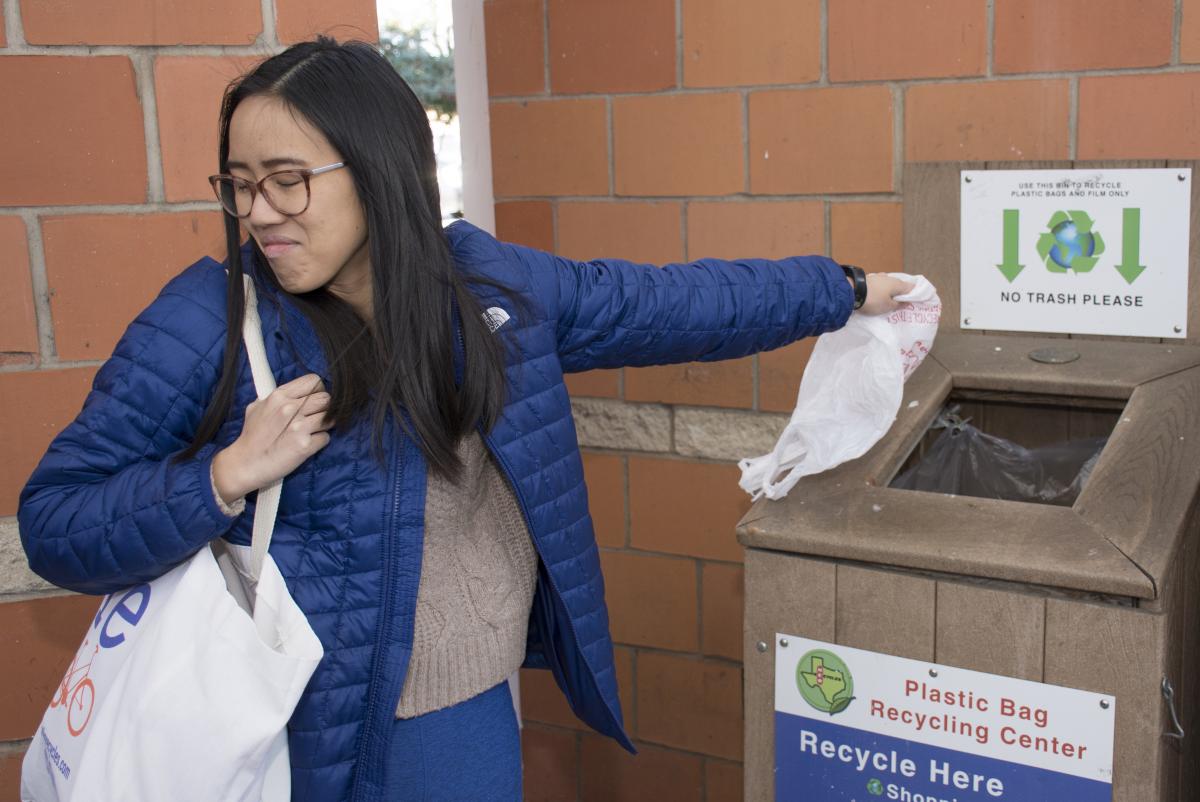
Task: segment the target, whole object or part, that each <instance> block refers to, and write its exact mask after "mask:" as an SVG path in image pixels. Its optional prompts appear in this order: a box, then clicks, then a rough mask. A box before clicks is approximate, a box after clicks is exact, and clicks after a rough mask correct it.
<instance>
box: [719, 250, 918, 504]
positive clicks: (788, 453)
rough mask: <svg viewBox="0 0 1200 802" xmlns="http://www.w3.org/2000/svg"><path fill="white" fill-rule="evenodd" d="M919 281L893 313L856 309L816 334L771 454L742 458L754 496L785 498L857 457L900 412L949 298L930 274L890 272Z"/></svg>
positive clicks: (745, 481)
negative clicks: (860, 312) (834, 327)
mask: <svg viewBox="0 0 1200 802" xmlns="http://www.w3.org/2000/svg"><path fill="white" fill-rule="evenodd" d="M890 275H891V276H893V277H894V278H898V279H901V280H903V281H905V282H908V283H910V284H912V285H913V288H912V290H911V291H909V292H908V293H906V294H904V295H897V296H896V300H897V301H902V302H904V303H905V304H906V306H905V307H904V308H902V309H897V310H896V311H894V312H891V313H889V314H886V315H853V316H852V317H851V318H850V320H849V322H848V323H847V324H846V325H845V326H844V327H843V328H841V329H838V330H837V331H831V332H829V333H828V334H822V335H821V336H820V337H819V338H818V339H817V344H816V346H815V347H814V348H813V352H812V356H811V357H810V358H809V360H808V365H807V366H806V367H805V368H804V376H803V377H802V378H801V379H800V393H799V395H798V396H797V398H796V409H795V410H794V411H793V412H792V418H791V420H790V421H788V425H787V427H786V428H784V430H783V433H782V434H780V435H779V440H778V441H777V442H776V443H775V448H774V449H772V450H771V453H769V454H763V455H762V456H760V457H754V458H753V459H743V460H741V461H740V462H739V463H738V467H740V468H741V469H742V478H741V480H740V481H739V485H740V486H741V488H742V489H743V490H745V491H746V492H747V493H749V494H750V495H751V497H752V498H754V499H759V498H761V497H762V496H766V497H767V498H769V499H781V498H783V497H784V496H786V495H787V494H788V491H789V490H791V489H792V487H794V486H795V484H796V482H798V481H800V479H801V478H802V477H805V476H811V475H812V474H815V473H821V472H822V471H827V470H829V469H830V468H835V467H837V466H838V465H841V464H842V463H843V462H847V461H849V460H852V459H857V458H858V457H861V456H862V455H863V454H865V453H867V452H868V451H870V450H871V447H872V446H874V445H875V444H876V443H878V442H879V440H880V438H882V437H883V436H884V435H885V434H887V432H888V429H890V428H891V427H892V424H893V423H894V422H895V420H896V413H897V412H898V411H899V409H900V400H901V399H902V398H903V396H904V382H905V381H907V380H908V377H909V376H911V375H912V374H913V372H914V371H915V370H916V369H917V368H918V367H919V366H920V365H921V362H922V361H924V359H925V355H926V354H928V353H929V349H931V348H932V347H933V340H934V337H935V336H936V335H937V327H938V321H939V320H940V319H941V314H942V302H941V300H940V299H939V298H938V294H937V290H936V289H935V288H934V286H933V285H932V284H930V283H929V280H928V279H926V278H925V277H924V276H910V275H906V274H904V273H891V274H890Z"/></svg>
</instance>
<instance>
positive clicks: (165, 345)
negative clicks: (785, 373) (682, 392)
mask: <svg viewBox="0 0 1200 802" xmlns="http://www.w3.org/2000/svg"><path fill="white" fill-rule="evenodd" d="M446 236H447V237H448V239H449V242H450V245H451V248H452V251H453V254H454V257H455V259H456V261H457V263H458V264H459V266H460V268H461V269H462V270H463V271H465V272H468V273H470V272H474V273H478V274H482V275H485V276H489V277H491V278H493V279H497V280H499V281H501V282H503V283H504V284H505V285H507V286H508V287H510V288H512V289H514V290H515V291H516V292H517V293H518V294H520V295H521V296H523V297H524V299H525V300H526V301H527V305H528V309H527V310H525V311H524V312H523V313H522V312H520V311H519V310H517V309H513V308H511V304H510V302H509V301H508V300H507V299H506V298H504V297H503V296H502V295H500V294H499V293H491V292H490V291H489V292H480V293H479V297H480V301H481V303H482V307H483V308H488V307H492V306H500V307H502V308H506V309H507V311H508V312H509V314H510V315H511V319H510V320H509V321H508V322H507V323H505V324H504V329H502V331H506V330H507V329H509V328H510V327H511V328H513V329H515V330H514V331H513V332H512V334H513V335H514V336H513V337H511V338H509V346H508V349H509V365H508V368H507V376H508V381H509V383H510V392H509V396H508V401H507V405H506V406H505V409H504V412H503V415H502V417H501V419H500V421H499V423H498V424H497V425H496V426H495V428H494V429H493V430H492V431H490V432H488V433H486V435H485V442H486V443H487V446H488V448H489V449H490V451H491V453H492V454H493V455H494V457H495V458H496V460H497V462H498V464H499V465H500V467H501V470H502V471H503V473H504V475H505V476H506V477H507V478H508V480H509V482H510V483H511V484H512V486H513V488H514V490H515V492H516V497H517V499H518V501H519V503H520V507H521V510H522V512H523V513H524V516H525V520H526V523H527V525H528V528H529V532H530V534H531V536H532V538H533V542H534V545H535V546H536V548H537V552H538V555H539V556H540V558H541V560H540V565H539V573H538V583H537V590H536V593H535V597H534V602H533V610H532V612H531V616H530V626H529V643H528V651H527V657H526V665H527V666H534V667H542V668H548V669H550V670H551V671H552V672H553V673H554V677H555V679H556V680H557V682H558V684H559V686H560V687H561V688H562V689H563V692H564V693H565V694H566V696H567V698H568V700H569V701H570V704H571V707H572V709H573V710H574V711H575V713H576V714H577V715H578V716H579V717H580V718H581V719H583V720H584V721H586V722H587V723H588V724H590V725H591V726H592V727H594V728H595V729H596V730H598V731H599V732H601V733H604V734H606V735H609V736H611V737H613V738H615V739H616V740H617V741H619V742H620V743H622V744H623V745H625V746H626V747H627V748H632V747H631V745H630V743H629V739H628V737H627V736H626V734H625V732H624V729H623V724H622V718H621V710H620V704H619V701H618V697H617V683H616V679H615V676H614V670H613V659H612V641H611V639H610V636H609V631H608V612H607V609H606V607H605V604H604V583H603V580H602V578H601V575H600V562H599V559H598V553H597V549H596V543H595V538H594V535H593V532H592V522H591V518H590V517H589V515H588V509H587V495H586V490H585V488H584V483H583V469H582V463H581V460H580V455H579V448H578V444H577V442H576V437H575V427H574V423H573V421H572V418H571V406H570V403H569V401H568V398H567V391H566V387H565V386H564V384H563V373H564V372H570V371H582V370H590V369H593V368H612V367H618V366H621V365H651V364H658V363H665V362H683V361H691V360H717V359H728V358H731V357H739V356H743V355H746V354H751V353H754V352H756V351H761V350H765V349H770V348H777V347H779V346H782V345H785V344H787V343H789V342H792V341H793V340H796V339H798V338H800V337H804V336H807V335H812V334H818V333H821V332H824V331H828V330H831V329H835V328H838V327H839V326H841V325H843V324H844V323H845V321H846V319H847V318H848V316H849V314H850V308H851V305H852V300H853V299H852V292H851V288H850V286H849V284H848V283H847V281H846V279H845V278H844V276H843V273H842V271H841V269H840V268H839V267H838V266H837V265H836V264H835V263H834V262H832V261H831V260H829V259H825V258H823V257H804V258H794V259H786V260H782V261H767V260H746V261H741V262H723V261H717V260H704V261H700V262H696V263H694V264H690V265H670V266H667V267H665V268H661V269H657V268H653V267H650V266H645V265H634V264H631V263H628V262H622V261H616V260H611V261H595V262H586V263H581V262H572V261H569V260H566V259H562V258H558V257H555V256H551V255H549V254H546V253H541V252H539V251H534V250H530V249H527V248H522V247H519V246H515V245H510V244H506V243H502V242H498V241H497V240H495V239H493V238H492V237H491V236H489V235H488V234H486V233H485V232H483V231H481V230H479V229H477V228H475V227H474V226H471V225H470V224H468V223H465V222H459V223H455V224H453V225H452V226H450V227H449V228H448V229H447V233H446ZM259 286H260V292H259V295H260V300H259V305H260V307H261V315H262V322H263V332H264V337H265V339H266V342H267V355H268V358H269V359H270V362H271V365H272V367H273V369H274V371H275V374H276V377H277V379H278V380H279V381H280V383H282V382H285V381H290V380H291V379H294V378H296V377H298V376H300V375H303V374H304V373H307V372H310V371H312V372H316V373H319V374H321V375H323V376H324V377H325V379H326V381H328V379H329V376H328V370H327V367H326V363H325V359H324V357H323V355H322V352H321V348H320V345H319V343H318V341H317V339H316V336H315V334H314V332H313V330H312V328H311V327H310V326H309V324H308V322H307V320H306V319H305V318H304V316H303V315H302V314H301V313H300V312H299V311H298V310H297V309H296V308H295V307H294V306H292V305H291V304H290V303H289V302H288V301H287V298H286V296H284V295H282V294H281V293H278V292H276V291H274V290H272V289H271V288H270V287H269V286H267V285H265V284H264V283H262V282H260V283H259ZM224 287H225V275H224V272H223V270H222V267H221V265H219V264H217V263H216V262H214V261H212V260H211V259H206V260H203V261H201V262H199V263H197V264H195V265H193V266H192V267H190V268H189V269H188V270H186V271H185V272H184V273H183V274H181V275H180V276H179V277H177V278H176V279H174V280H173V281H172V282H171V283H170V284H168V285H167V287H166V288H165V289H164V290H163V291H162V294H161V295H160V296H159V297H158V299H157V300H155V301H154V303H153V304H151V306H150V307H149V308H148V309H146V311H145V312H143V313H142V314H141V315H140V316H139V317H138V318H137V320H135V321H134V322H133V324H132V325H131V326H130V327H129V329H128V331H127V332H126V333H125V336H124V337H123V338H122V339H121V341H120V343H119V344H118V345H117V347H116V350H115V352H114V353H113V356H112V358H111V359H110V360H109V361H108V362H107V363H106V364H105V365H104V366H103V367H102V368H101V370H100V372H99V374H98V375H97V377H96V381H95V385H94V387H93V390H92V392H91V394H90V395H89V396H88V399H87V402H86V403H85V405H84V408H83V411H82V412H81V413H80V414H79V417H78V418H77V419H76V420H75V421H74V422H73V423H72V424H71V425H70V426H68V427H67V428H66V429H65V430H63V431H62V432H61V433H60V434H59V436H58V437H57V438H56V439H55V441H54V443H53V444H52V445H51V447H50V450H49V451H48V452H47V454H46V456H45V457H44V458H43V460H42V462H41V464H40V465H39V466H38V468H37V470H36V471H35V472H34V474H33V476H32V477H31V478H30V480H29V484H28V485H27V486H26V488H25V490H24V492H23V493H22V495H21V507H20V512H19V519H20V529H21V538H22V542H23V543H24V546H25V550H26V553H27V554H28V557H29V562H30V565H31V566H32V568H33V570H34V571H36V572H37V573H38V574H40V575H41V576H43V577H45V578H46V579H48V580H49V581H51V582H53V583H55V584H57V585H61V586H62V587H66V588H70V589H72V590H77V591H81V592H84V593H106V592H110V591H113V590H116V589H119V588H122V587H125V586H128V585H131V584H135V583H137V582H141V581H145V580H149V579H153V578H155V577H157V576H159V575H161V574H162V573H164V572H165V571H166V570H167V569H169V568H170V567H171V566H173V565H175V564H177V563H179V562H181V561H182V560H184V559H186V558H187V557H188V556H190V555H191V554H193V553H194V552H195V551H196V550H197V549H199V548H201V547H202V546H203V545H204V544H206V543H207V542H209V541H210V540H212V539H213V538H217V537H221V536H225V537H227V538H229V539H230V540H233V541H235V542H242V543H245V542H247V540H248V537H249V528H250V521H251V518H252V507H251V509H250V510H247V511H246V512H245V513H244V514H242V515H241V516H240V517H239V518H238V519H236V520H232V521H231V520H230V519H229V518H227V517H225V516H224V515H223V514H222V513H221V511H220V509H219V508H218V507H217V505H216V502H215V499H214V498H213V493H212V488H211V484H210V481H209V466H210V463H211V460H212V457H213V455H214V454H215V453H216V452H217V451H218V450H219V449H220V448H221V447H223V446H224V445H227V444H228V443H230V442H232V441H233V439H234V438H235V437H236V436H237V434H238V432H239V431H240V429H241V425H242V418H241V410H243V409H244V408H245V406H246V405H247V404H249V403H250V402H251V401H252V400H253V386H252V382H251V379H250V370H249V365H248V364H247V363H246V361H245V358H244V357H243V360H242V366H241V375H240V379H239V389H238V392H237V398H236V401H235V408H236V409H237V410H238V412H236V413H235V415H234V416H233V417H232V418H231V419H230V420H229V421H228V422H227V423H226V425H225V426H224V427H223V428H222V430H221V431H220V433H219V435H218V437H217V439H216V441H215V442H214V443H212V444H209V445H208V446H206V447H204V448H203V449H202V450H201V451H200V453H199V455H198V456H197V457H196V458H195V459H191V460H187V461H183V462H178V461H173V460H171V459H169V457H170V456H171V455H172V454H175V453H177V452H179V451H180V450H181V449H183V448H184V447H185V446H186V445H187V443H188V442H189V439H190V438H191V436H192V433H193V432H194V431H195V428H196V425H197V423H198V421H199V418H200V415H201V413H202V412H203V410H204V407H205V405H206V403H207V402H208V399H209V397H210V395H211V393H212V390H213V388H214V386H215V384H216V381H217V378H218V373H219V370H220V365H221V359H222V354H223V349H224V337H225V311H224V310H225V305H224ZM387 440H388V444H389V446H388V448H387V449H386V453H385V455H384V458H385V465H386V470H382V469H381V468H380V465H379V462H378V460H377V458H376V457H375V455H373V453H372V444H371V432H370V427H369V425H366V424H360V425H358V426H353V427H345V428H342V429H339V430H335V436H334V437H333V438H332V440H331V442H330V444H329V445H328V446H327V447H326V448H325V449H323V450H322V451H321V452H319V453H318V454H317V455H316V456H314V457H313V458H312V459H310V460H309V461H308V462H306V463H305V464H304V465H302V466H301V467H300V468H299V469H298V470H297V471H295V472H294V473H293V474H291V475H290V476H289V477H288V478H287V479H286V480H285V481H284V485H283V497H282V500H281V503H280V508H279V517H278V523H277V526H276V531H275V536H274V539H273V541H272V544H271V554H272V555H273V556H274V558H275V560H276V562H277V563H278V564H279V567H280V569H281V571H282V572H283V575H284V577H285V578H286V580H287V584H288V587H289V589H290V590H291V593H292V595H293V596H294V598H295V599H296V601H297V603H298V604H299V605H300V607H301V608H302V609H303V610H304V611H305V613H307V615H308V617H309V620H310V621H311V622H312V626H313V628H314V629H315V630H316V633H317V635H318V636H319V637H320V639H321V642H322V643H323V644H324V647H325V658H324V660H323V661H322V662H321V664H320V666H319V667H318V669H317V671H316V673H315V674H314V676H313V678H312V680H311V682H310V683H309V686H308V688H307V690H306V691H305V693H304V696H303V698H302V699H301V701H300V704H299V707H298V708H297V709H296V712H295V715H294V716H293V718H292V720H291V723H290V725H289V729H290V742H291V759H292V765H293V797H294V798H295V799H298V800H319V801H320V802H329V801H330V800H338V799H355V800H374V799H378V798H379V797H380V792H381V782H382V768H383V766H382V763H383V761H382V756H383V755H384V754H385V753H386V751H387V743H386V740H387V737H388V734H389V732H390V727H389V724H390V723H391V722H392V721H393V720H394V719H393V717H394V711H395V707H396V702H397V700H398V699H399V696H400V690H401V687H402V686H403V683H404V676H405V671H406V668H407V664H408V658H409V653H410V649H411V643H412V628H413V616H414V611H415V607H416V598H417V580H418V577H419V574H420V570H421V546H422V536H423V524H424V512H425V503H424V500H425V478H426V467H425V463H424V460H423V458H422V455H421V452H420V450H419V449H418V448H416V447H415V446H414V445H413V444H412V442H411V441H409V440H408V439H407V438H406V437H405V435H404V434H403V433H402V432H401V431H399V430H398V428H397V429H393V430H392V431H390V432H389V436H388V438H387Z"/></svg>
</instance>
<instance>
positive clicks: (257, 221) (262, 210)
mask: <svg viewBox="0 0 1200 802" xmlns="http://www.w3.org/2000/svg"><path fill="white" fill-rule="evenodd" d="M248 219H249V221H250V224H251V225H270V224H272V223H280V222H282V221H283V220H284V219H285V215H282V214H280V213H279V212H278V211H276V210H275V207H274V206H272V205H271V204H270V203H268V202H267V197H266V195H264V194H263V193H262V192H256V193H254V200H253V201H252V202H251V203H250V216H249V218H248Z"/></svg>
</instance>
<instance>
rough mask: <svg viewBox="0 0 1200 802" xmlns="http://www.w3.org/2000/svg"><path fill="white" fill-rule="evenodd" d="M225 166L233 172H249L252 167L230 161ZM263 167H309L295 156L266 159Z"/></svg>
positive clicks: (304, 161)
mask: <svg viewBox="0 0 1200 802" xmlns="http://www.w3.org/2000/svg"><path fill="white" fill-rule="evenodd" d="M225 166H226V167H227V168H228V169H231V170H232V169H234V168H237V169H240V170H249V169H250V165H248V164H246V163H245V162H236V161H230V162H226V163H225ZM262 166H263V167H266V168H268V169H270V168H272V167H284V166H295V167H306V166H308V162H307V161H306V160H304V159H301V158H298V157H295V156H278V157H276V158H274V159H264V160H263V161H262Z"/></svg>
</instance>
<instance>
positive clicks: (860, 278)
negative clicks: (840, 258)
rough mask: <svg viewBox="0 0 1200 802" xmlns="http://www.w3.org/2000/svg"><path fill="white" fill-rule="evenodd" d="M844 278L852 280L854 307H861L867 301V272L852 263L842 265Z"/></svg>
mask: <svg viewBox="0 0 1200 802" xmlns="http://www.w3.org/2000/svg"><path fill="white" fill-rule="evenodd" d="M842 270H844V271H845V273H846V278H848V279H850V280H851V281H853V282H854V308H855V309H862V305H863V304H865V303H866V302H867V272H866V271H865V270H863V269H862V268H861V267H855V266H854V265H842Z"/></svg>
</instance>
